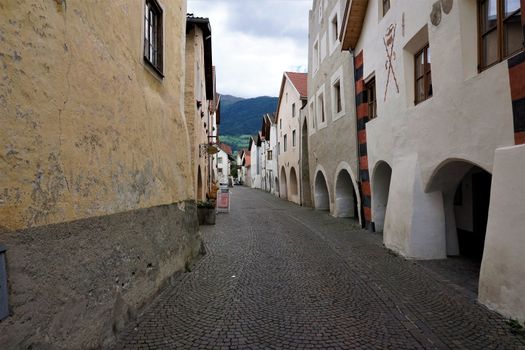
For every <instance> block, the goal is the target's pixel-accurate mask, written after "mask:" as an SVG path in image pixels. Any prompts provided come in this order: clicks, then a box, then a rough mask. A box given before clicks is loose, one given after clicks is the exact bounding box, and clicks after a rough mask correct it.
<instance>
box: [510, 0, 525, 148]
mask: <svg viewBox="0 0 525 350" xmlns="http://www.w3.org/2000/svg"><path fill="white" fill-rule="evenodd" d="M524 10H525V0H521V24H522V26H523V37H524V40H525V11H524ZM524 46H525V43H524ZM507 63H508V66H509V81H510V95H511V98H512V114H513V119H514V142H515V143H516V145H520V144H525V52H521V53H519V54H518V55H516V56H514V57H511V58H510V59H509V60H508V62H507Z"/></svg>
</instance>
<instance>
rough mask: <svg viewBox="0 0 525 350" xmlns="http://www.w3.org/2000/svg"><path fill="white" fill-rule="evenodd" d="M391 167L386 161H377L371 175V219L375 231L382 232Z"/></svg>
mask: <svg viewBox="0 0 525 350" xmlns="http://www.w3.org/2000/svg"><path fill="white" fill-rule="evenodd" d="M391 177H392V168H391V167H390V165H388V163H386V162H383V161H381V162H379V163H377V165H376V167H375V169H374V173H373V177H372V220H373V221H374V227H375V231H377V232H383V228H384V226H385V217H386V210H387V205H388V193H389V191H390V179H391Z"/></svg>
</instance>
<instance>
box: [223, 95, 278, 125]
mask: <svg viewBox="0 0 525 350" xmlns="http://www.w3.org/2000/svg"><path fill="white" fill-rule="evenodd" d="M277 100H278V98H277V97H268V96H261V97H255V98H246V99H243V98H240V97H235V96H230V95H222V96H221V104H220V108H221V124H220V129H219V130H220V134H221V135H250V134H256V133H257V131H259V130H260V129H261V124H262V116H263V115H264V114H265V113H274V112H275V111H276V110H277Z"/></svg>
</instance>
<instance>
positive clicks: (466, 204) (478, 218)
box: [427, 159, 492, 262]
mask: <svg viewBox="0 0 525 350" xmlns="http://www.w3.org/2000/svg"><path fill="white" fill-rule="evenodd" d="M491 182H492V175H491V174H490V173H489V172H487V171H486V170H484V169H482V168H481V167H479V166H477V165H475V164H473V163H471V162H469V161H465V160H458V159H453V160H447V161H445V162H443V163H442V164H441V165H440V166H439V167H438V168H437V170H436V171H435V172H434V175H433V176H432V177H431V181H430V182H429V185H428V186H427V192H434V191H441V192H442V193H443V205H444V213H445V225H446V243H447V255H449V256H454V255H461V256H465V257H468V258H470V259H473V260H476V261H479V262H480V261H481V259H482V257H483V249H484V246H485V231H486V229H487V219H488V212H489V204H490V187H491Z"/></svg>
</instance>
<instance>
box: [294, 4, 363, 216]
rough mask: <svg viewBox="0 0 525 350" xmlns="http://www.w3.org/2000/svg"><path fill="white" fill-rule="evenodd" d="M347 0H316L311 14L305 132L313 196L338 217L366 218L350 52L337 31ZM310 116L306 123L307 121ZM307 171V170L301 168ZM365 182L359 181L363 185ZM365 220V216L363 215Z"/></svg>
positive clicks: (309, 179) (303, 131)
mask: <svg viewBox="0 0 525 350" xmlns="http://www.w3.org/2000/svg"><path fill="white" fill-rule="evenodd" d="M345 5H346V2H345V1H327V0H314V1H313V6H312V10H311V11H310V16H309V27H308V28H309V29H308V30H309V46H308V55H309V56H308V105H307V107H306V111H305V116H307V117H306V118H305V120H304V121H303V125H302V134H303V135H308V139H306V136H305V139H304V141H305V142H304V144H305V145H307V146H305V147H304V149H307V152H304V154H305V155H308V161H307V163H308V164H307V165H306V160H305V161H304V164H305V169H306V166H307V167H308V168H309V172H310V173H309V177H307V176H303V178H304V179H305V180H306V179H308V181H309V186H310V188H311V191H310V193H311V196H312V197H313V198H312V200H311V202H312V203H313V205H314V207H315V208H316V209H320V210H329V211H330V213H331V214H332V215H334V216H336V217H352V218H356V219H362V218H361V216H366V215H369V213H368V212H364V213H363V215H361V214H362V212H361V211H360V210H359V208H360V207H361V195H360V187H361V190H362V192H363V193H364V199H365V200H366V199H367V198H369V196H368V197H367V196H366V195H367V194H369V186H368V178H367V177H366V176H365V175H366V174H361V173H360V172H359V167H358V164H359V160H360V159H358V147H357V145H358V142H357V137H358V134H357V130H356V128H357V123H356V109H355V103H354V91H355V89H354V81H353V74H354V73H353V62H352V56H351V54H350V53H349V52H347V51H341V43H340V40H339V33H340V30H341V23H342V17H343V14H344V10H345ZM305 122H306V123H305ZM303 173H304V172H303ZM359 185H361V186H359ZM363 223H364V221H363Z"/></svg>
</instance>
